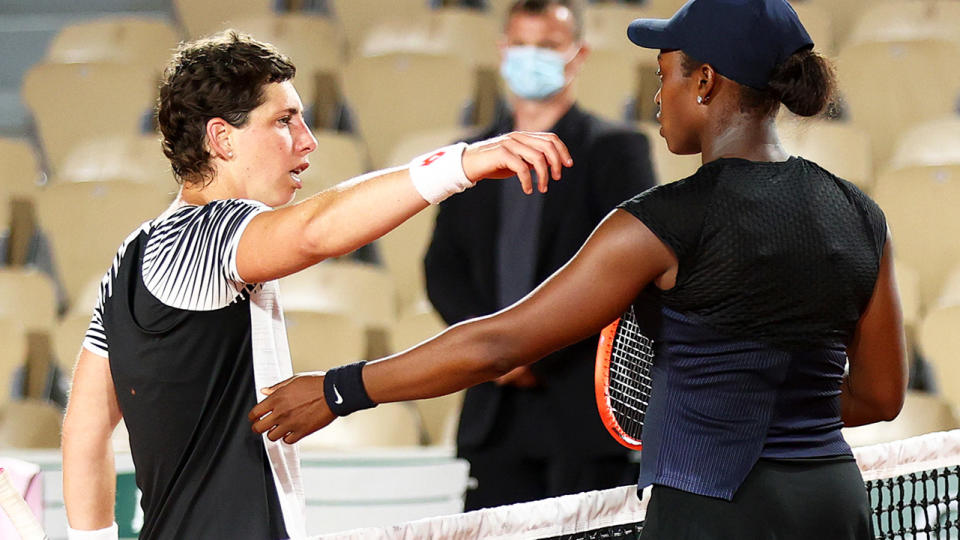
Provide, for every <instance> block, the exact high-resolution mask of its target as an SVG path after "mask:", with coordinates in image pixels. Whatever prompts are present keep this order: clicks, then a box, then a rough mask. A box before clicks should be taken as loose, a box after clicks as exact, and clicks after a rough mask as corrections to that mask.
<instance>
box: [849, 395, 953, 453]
mask: <svg viewBox="0 0 960 540" xmlns="http://www.w3.org/2000/svg"><path fill="white" fill-rule="evenodd" d="M956 428H960V420H958V419H957V416H956V415H955V413H954V411H952V410H951V408H950V404H949V403H947V401H946V400H944V399H943V398H942V397H940V396H938V395H933V394H927V393H924V392H916V391H908V392H907V397H906V399H905V400H904V403H903V410H901V411H900V415H899V416H897V417H896V418H895V419H894V420H892V421H890V422H877V423H875V424H868V425H866V426H858V427H855V428H844V429H843V438H844V439H846V441H847V443H848V444H850V446H853V447H857V446H867V445H871V444H879V443H884V442H891V441H898V440H902V439H907V438H910V437H916V436H917V435H923V434H925V433H932V432H934V431H948V430H951V429H956Z"/></svg>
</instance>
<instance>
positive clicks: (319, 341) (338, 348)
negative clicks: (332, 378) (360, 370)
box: [284, 310, 367, 373]
mask: <svg viewBox="0 0 960 540" xmlns="http://www.w3.org/2000/svg"><path fill="white" fill-rule="evenodd" d="M284 320H286V323H287V341H288V342H289V343H290V358H291V359H292V360H293V370H294V371H295V372H298V373H299V372H303V371H326V370H328V369H330V368H332V367H336V366H340V365H343V364H349V363H352V362H357V361H359V360H362V359H363V358H364V356H365V354H366V351H367V344H366V334H365V333H364V329H363V326H362V325H361V324H360V323H358V322H357V321H356V320H355V319H354V318H353V317H351V316H349V315H347V314H344V313H322V312H318V311H303V310H296V311H294V310H285V311H284Z"/></svg>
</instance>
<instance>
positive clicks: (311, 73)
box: [232, 13, 346, 106]
mask: <svg viewBox="0 0 960 540" xmlns="http://www.w3.org/2000/svg"><path fill="white" fill-rule="evenodd" d="M232 26H233V27H234V28H236V29H238V30H241V31H243V32H246V33H248V34H250V35H251V36H253V37H254V38H256V39H258V40H260V41H265V42H268V43H272V44H273V45H275V46H276V47H277V48H278V49H280V51H281V52H283V53H284V54H286V55H287V56H289V57H290V59H291V60H293V63H294V64H295V65H296V66H297V76H296V78H295V79H294V86H296V88H297V91H298V92H299V93H300V99H301V100H302V101H303V103H304V105H305V106H309V105H310V104H313V103H316V102H317V99H318V98H319V97H320V92H319V88H320V80H319V79H320V77H323V76H327V77H330V78H331V80H333V78H334V76H335V74H336V73H337V71H339V70H340V68H341V66H342V65H343V61H344V54H345V52H346V45H345V41H344V38H343V34H342V32H341V31H340V28H339V27H338V26H337V25H336V24H335V22H334V21H332V20H331V19H329V18H327V17H320V16H316V15H306V14H302V13H282V14H281V13H277V14H272V15H269V16H266V15H264V16H257V17H252V18H244V19H240V18H237V19H235V20H234V21H233V22H232ZM324 97H325V98H326V99H329V98H331V97H333V96H324Z"/></svg>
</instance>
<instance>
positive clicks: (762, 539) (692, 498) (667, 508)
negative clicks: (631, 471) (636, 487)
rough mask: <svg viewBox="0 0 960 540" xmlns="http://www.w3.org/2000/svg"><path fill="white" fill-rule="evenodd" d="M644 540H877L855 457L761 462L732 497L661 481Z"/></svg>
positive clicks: (652, 501) (641, 537)
mask: <svg viewBox="0 0 960 540" xmlns="http://www.w3.org/2000/svg"><path fill="white" fill-rule="evenodd" d="M640 539H641V540H688V539H689V540H721V539H722V540H812V539H816V540H872V539H873V521H872V519H871V514H870V507H869V504H868V500H867V492H866V488H864V485H863V478H862V477H861V476H860V470H859V469H858V468H857V463H856V462H855V461H853V458H851V457H842V458H825V459H803V460H769V459H761V460H760V461H758V462H757V464H756V465H754V467H753V469H752V470H751V471H750V474H749V475H747V478H746V480H744V482H743V485H741V486H740V489H738V490H737V492H736V493H735V494H734V496H733V500H731V501H727V500H724V499H717V498H713V497H706V496H703V495H696V494H693V493H688V492H685V491H680V490H678V489H674V488H670V487H665V486H659V485H654V487H653V493H652V496H651V498H650V504H649V506H648V507H647V517H646V522H645V523H644V527H643V531H642V532H641V533H640Z"/></svg>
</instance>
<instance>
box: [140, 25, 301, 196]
mask: <svg viewBox="0 0 960 540" xmlns="http://www.w3.org/2000/svg"><path fill="white" fill-rule="evenodd" d="M296 71H297V70H296V67H294V65H293V62H291V61H290V59H289V58H288V57H286V56H285V55H283V54H282V53H280V51H278V50H277V49H276V48H275V47H274V46H272V45H270V44H268V43H262V42H259V41H257V40H255V39H253V38H252V37H250V36H249V35H246V34H242V33H239V32H237V31H235V30H225V31H223V32H220V33H218V34H215V35H213V36H210V37H207V38H204V39H199V40H196V41H192V42H189V43H183V44H181V45H180V47H179V48H178V49H177V52H176V53H175V54H174V56H173V58H172V59H171V61H170V63H169V64H168V65H167V67H166V69H165V70H164V74H163V80H162V82H161V85H160V98H159V101H158V104H157V121H158V124H159V126H160V132H161V133H162V134H163V153H164V154H165V155H166V156H167V158H168V159H169V160H170V164H171V165H172V167H173V173H174V175H176V178H177V182H180V183H182V182H188V183H195V182H207V181H209V180H211V179H212V178H213V173H214V171H213V167H212V166H211V164H210V158H211V154H210V151H209V149H208V147H207V144H206V127H207V122H208V121H209V120H210V119H211V118H222V119H224V120H226V121H227V122H229V123H230V124H231V125H233V126H236V127H242V126H243V125H244V124H246V123H247V120H248V118H249V114H250V111H252V110H253V109H255V108H257V107H258V106H260V105H261V104H262V103H263V102H264V100H265V97H264V91H263V89H264V86H265V85H267V84H269V83H278V82H284V81H288V80H290V79H293V77H294V75H295V74H296Z"/></svg>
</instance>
